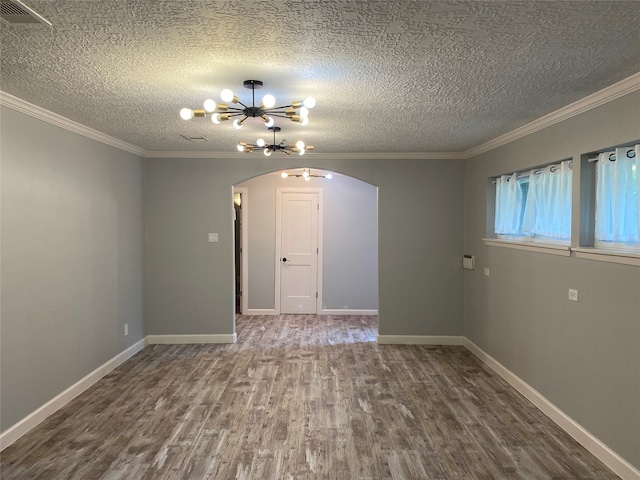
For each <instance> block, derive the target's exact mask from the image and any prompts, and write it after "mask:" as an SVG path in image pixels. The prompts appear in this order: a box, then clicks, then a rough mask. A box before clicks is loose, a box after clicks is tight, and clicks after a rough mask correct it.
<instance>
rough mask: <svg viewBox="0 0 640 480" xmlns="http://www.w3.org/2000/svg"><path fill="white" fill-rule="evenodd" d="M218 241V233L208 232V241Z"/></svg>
mask: <svg viewBox="0 0 640 480" xmlns="http://www.w3.org/2000/svg"><path fill="white" fill-rule="evenodd" d="M217 241H218V234H217V233H210V234H209V243H216V242H217Z"/></svg>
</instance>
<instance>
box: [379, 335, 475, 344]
mask: <svg viewBox="0 0 640 480" xmlns="http://www.w3.org/2000/svg"><path fill="white" fill-rule="evenodd" d="M462 340H463V337H458V336H447V335H378V340H377V342H378V343H379V344H382V345H462Z"/></svg>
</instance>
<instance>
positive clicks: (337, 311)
mask: <svg viewBox="0 0 640 480" xmlns="http://www.w3.org/2000/svg"><path fill="white" fill-rule="evenodd" d="M318 315H378V310H353V309H349V308H323V309H322V310H320V313H319V314H318Z"/></svg>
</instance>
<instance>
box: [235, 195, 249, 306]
mask: <svg viewBox="0 0 640 480" xmlns="http://www.w3.org/2000/svg"><path fill="white" fill-rule="evenodd" d="M247 195H248V194H247V189H246V188H243V187H234V188H233V239H234V249H233V253H234V270H235V271H234V278H235V288H234V291H235V311H236V314H244V313H246V311H247V299H246V295H245V292H246V280H247V273H246V271H247V269H246V267H247V262H246V255H245V254H244V253H245V252H246V242H247V232H246V227H247V226H246V221H245V219H246V216H247V215H246V210H247V201H246V200H247Z"/></svg>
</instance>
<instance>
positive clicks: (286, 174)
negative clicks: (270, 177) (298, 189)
mask: <svg viewBox="0 0 640 480" xmlns="http://www.w3.org/2000/svg"><path fill="white" fill-rule="evenodd" d="M280 176H281V177H282V178H287V177H288V176H289V174H288V173H287V172H282V173H281V174H280Z"/></svg>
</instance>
